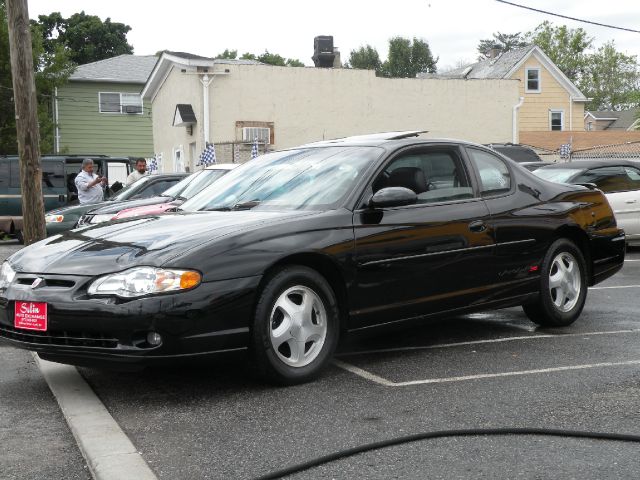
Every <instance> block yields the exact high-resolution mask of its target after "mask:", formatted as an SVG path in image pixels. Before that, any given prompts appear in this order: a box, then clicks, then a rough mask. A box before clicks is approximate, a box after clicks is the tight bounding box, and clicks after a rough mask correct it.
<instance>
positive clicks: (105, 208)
mask: <svg viewBox="0 0 640 480" xmlns="http://www.w3.org/2000/svg"><path fill="white" fill-rule="evenodd" d="M170 200H172V198H171V197H149V198H140V199H136V200H122V201H120V202H107V203H103V204H100V205H98V206H97V207H96V208H94V209H92V210H91V211H90V212H89V213H91V215H106V214H109V213H118V212H119V211H120V210H124V209H125V208H134V207H143V206H145V205H155V204H157V203H166V202H168V201H170Z"/></svg>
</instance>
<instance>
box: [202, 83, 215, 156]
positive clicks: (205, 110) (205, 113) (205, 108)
mask: <svg viewBox="0 0 640 480" xmlns="http://www.w3.org/2000/svg"><path fill="white" fill-rule="evenodd" d="M213 78H214V77H213V76H212V77H211V78H209V75H207V74H205V75H203V77H202V78H201V79H200V82H201V83H202V117H203V126H202V128H203V129H204V132H203V133H204V145H203V146H202V148H203V149H204V148H206V147H207V144H208V143H209V138H210V136H209V85H211V82H213Z"/></svg>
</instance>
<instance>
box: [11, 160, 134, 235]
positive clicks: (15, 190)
mask: <svg viewBox="0 0 640 480" xmlns="http://www.w3.org/2000/svg"><path fill="white" fill-rule="evenodd" d="M85 158H91V159H92V160H93V162H94V163H95V165H96V170H97V172H96V173H98V174H99V175H103V176H106V177H107V178H108V179H109V185H110V186H113V185H114V183H116V182H117V181H119V182H120V183H122V184H124V181H125V179H126V178H127V175H129V173H131V172H132V171H133V168H134V167H133V161H132V160H131V159H129V158H127V157H108V156H106V155H44V156H42V158H41V159H40V165H41V168H42V193H43V196H44V209H45V211H48V210H52V209H54V208H60V207H64V206H66V205H69V204H73V203H74V202H76V201H77V198H78V192H77V191H76V186H75V183H74V180H75V178H76V175H77V174H78V173H79V172H80V170H81V168H82V160H83V159H85ZM0 233H7V234H10V235H15V236H16V237H18V239H21V238H22V191H21V186H20V162H19V159H18V156H17V155H11V156H6V157H0Z"/></svg>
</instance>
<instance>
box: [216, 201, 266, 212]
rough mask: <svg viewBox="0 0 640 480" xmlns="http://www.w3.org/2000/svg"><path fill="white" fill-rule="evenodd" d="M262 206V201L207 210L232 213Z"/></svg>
mask: <svg viewBox="0 0 640 480" xmlns="http://www.w3.org/2000/svg"><path fill="white" fill-rule="evenodd" d="M259 204H260V200H249V201H248V202H240V203H236V204H235V205H234V206H233V207H211V208H205V209H204V210H205V211H206V212H230V211H232V210H250V209H252V208H253V207H255V206H257V205H259Z"/></svg>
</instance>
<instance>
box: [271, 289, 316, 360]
mask: <svg viewBox="0 0 640 480" xmlns="http://www.w3.org/2000/svg"><path fill="white" fill-rule="evenodd" d="M270 337H271V346H272V347H273V350H274V351H275V352H276V355H277V356H278V358H279V359H280V360H281V361H282V362H283V363H285V364H287V365H289V366H291V367H304V366H305V365H309V364H310V363H311V362H313V361H314V360H315V359H316V358H317V356H318V355H319V354H320V352H321V351H322V346H323V345H324V341H325V339H326V337H327V311H326V309H325V307H324V304H323V303H322V300H320V297H319V296H318V295H317V294H316V292H314V291H313V290H311V289H310V288H309V287H305V286H303V285H295V286H293V287H291V288H288V289H287V290H285V291H284V292H282V294H281V295H280V296H279V297H278V299H277V300H276V302H275V305H274V307H273V311H272V312H271V329H270Z"/></svg>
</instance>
